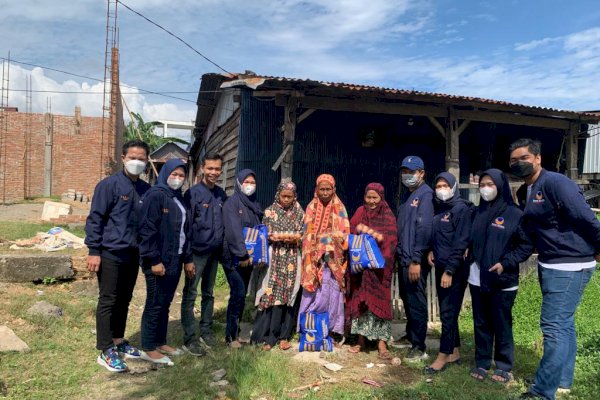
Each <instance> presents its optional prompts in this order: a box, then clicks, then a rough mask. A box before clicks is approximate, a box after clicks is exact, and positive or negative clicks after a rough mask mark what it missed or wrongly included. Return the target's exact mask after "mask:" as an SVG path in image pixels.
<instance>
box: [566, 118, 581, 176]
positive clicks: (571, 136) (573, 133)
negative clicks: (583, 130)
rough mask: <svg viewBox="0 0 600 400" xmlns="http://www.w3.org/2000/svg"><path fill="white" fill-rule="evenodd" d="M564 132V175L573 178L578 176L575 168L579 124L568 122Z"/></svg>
mask: <svg viewBox="0 0 600 400" xmlns="http://www.w3.org/2000/svg"><path fill="white" fill-rule="evenodd" d="M566 133H567V137H566V144H567V145H566V152H567V168H566V170H565V175H567V176H568V177H569V178H571V179H573V180H575V179H578V178H579V170H578V169H577V151H578V147H579V146H578V143H577V137H578V136H579V124H575V123H572V124H570V125H569V129H568V130H567V132H566Z"/></svg>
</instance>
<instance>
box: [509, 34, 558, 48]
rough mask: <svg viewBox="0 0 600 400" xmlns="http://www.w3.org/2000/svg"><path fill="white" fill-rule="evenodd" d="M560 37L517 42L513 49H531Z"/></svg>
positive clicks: (555, 40) (553, 41)
mask: <svg viewBox="0 0 600 400" xmlns="http://www.w3.org/2000/svg"><path fill="white" fill-rule="evenodd" d="M560 39H561V38H550V37H547V38H543V39H538V40H532V41H530V42H526V43H517V44H516V45H515V50H516V51H530V50H533V49H537V48H539V47H543V46H546V45H549V44H551V43H555V42H557V41H559V40H560Z"/></svg>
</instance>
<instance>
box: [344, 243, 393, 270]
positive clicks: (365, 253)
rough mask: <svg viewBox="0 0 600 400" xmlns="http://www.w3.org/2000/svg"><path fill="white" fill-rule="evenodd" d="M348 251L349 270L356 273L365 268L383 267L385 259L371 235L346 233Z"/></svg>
mask: <svg viewBox="0 0 600 400" xmlns="http://www.w3.org/2000/svg"><path fill="white" fill-rule="evenodd" d="M348 253H349V255H350V272H351V273H353V274H358V273H361V272H362V271H364V270H365V269H368V268H371V269H380V268H383V267H385V259H384V258H383V255H382V254H381V250H379V247H378V246H377V242H376V241H375V238H373V236H371V235H368V234H360V235H352V234H350V235H348Z"/></svg>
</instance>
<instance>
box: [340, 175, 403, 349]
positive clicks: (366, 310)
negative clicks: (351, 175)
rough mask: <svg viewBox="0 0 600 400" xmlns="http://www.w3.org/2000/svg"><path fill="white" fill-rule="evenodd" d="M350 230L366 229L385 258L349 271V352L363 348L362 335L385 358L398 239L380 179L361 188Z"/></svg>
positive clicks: (394, 220)
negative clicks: (352, 338) (352, 339)
mask: <svg viewBox="0 0 600 400" xmlns="http://www.w3.org/2000/svg"><path fill="white" fill-rule="evenodd" d="M350 228H351V230H352V233H354V234H360V233H368V234H370V235H371V236H373V237H374V238H375V239H376V240H377V242H378V245H379V248H380V250H381V254H382V255H383V257H384V258H385V267H384V268H382V269H366V270H364V271H363V272H362V273H360V274H350V275H349V277H348V280H349V282H350V283H349V286H350V287H349V290H348V296H347V303H346V316H347V318H348V319H350V321H351V331H350V333H352V334H356V335H359V336H358V345H357V346H354V347H351V348H350V350H349V351H350V352H351V353H358V352H360V351H361V350H364V348H365V345H366V343H365V339H368V340H377V341H378V344H377V349H378V351H379V357H380V358H381V359H389V358H390V353H389V351H388V350H387V346H386V342H387V341H388V340H389V339H390V337H391V335H392V322H391V320H392V304H391V290H390V287H391V283H392V273H393V270H394V252H395V249H396V245H397V243H398V230H397V228H396V218H395V217H394V213H393V212H392V210H391V209H390V207H389V205H388V203H387V202H386V201H385V192H384V188H383V186H382V185H381V184H380V183H370V184H368V185H367V187H366V189H365V197H364V205H362V206H360V207H359V208H358V210H356V212H355V213H354V216H353V217H352V219H351V220H350Z"/></svg>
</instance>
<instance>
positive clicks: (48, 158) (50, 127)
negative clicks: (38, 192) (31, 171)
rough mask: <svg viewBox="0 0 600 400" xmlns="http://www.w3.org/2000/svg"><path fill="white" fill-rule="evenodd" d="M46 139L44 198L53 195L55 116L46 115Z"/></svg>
mask: <svg viewBox="0 0 600 400" xmlns="http://www.w3.org/2000/svg"><path fill="white" fill-rule="evenodd" d="M44 120H45V133H46V139H45V141H44V196H51V195H52V144H53V141H54V138H53V137H54V116H53V115H52V114H50V113H46V114H44Z"/></svg>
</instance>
